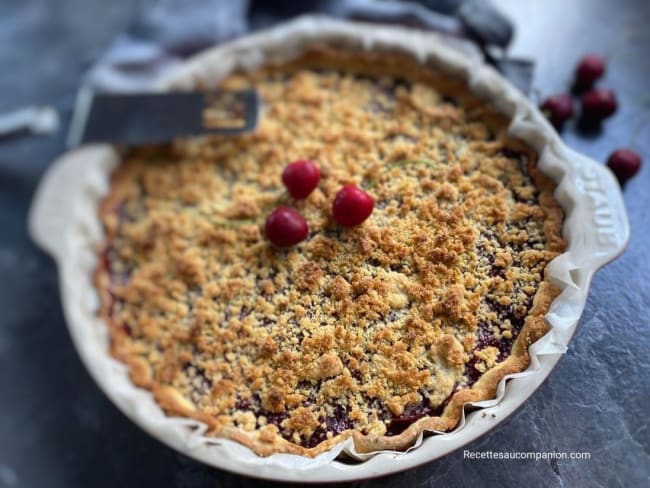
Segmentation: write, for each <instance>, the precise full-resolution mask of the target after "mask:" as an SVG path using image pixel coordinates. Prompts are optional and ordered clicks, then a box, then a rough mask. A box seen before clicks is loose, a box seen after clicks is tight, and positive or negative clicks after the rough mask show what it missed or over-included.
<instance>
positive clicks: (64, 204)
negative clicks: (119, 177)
mask: <svg viewBox="0 0 650 488" xmlns="http://www.w3.org/2000/svg"><path fill="white" fill-rule="evenodd" d="M117 163H118V154H117V153H116V152H115V150H114V149H113V148H112V146H109V145H105V144H101V145H100V144H98V145H92V146H84V147H81V148H79V149H76V150H74V151H70V152H67V153H65V154H63V155H61V156H60V157H59V158H58V159H57V160H55V161H54V162H53V163H52V164H51V166H50V168H49V169H48V170H47V171H46V173H45V175H44V176H43V178H42V179H41V181H40V183H39V185H38V188H37V189H36V193H35V194H34V198H33V200H32V206H31V208H30V212H29V217H28V223H27V226H28V230H29V233H30V235H31V236H32V239H33V240H34V241H35V242H36V243H37V244H38V245H39V246H40V247H41V248H42V249H44V250H45V251H47V252H48V253H49V254H50V255H51V256H53V257H55V258H61V257H62V256H64V255H65V253H66V241H65V239H66V235H67V234H68V233H67V232H66V226H67V225H69V224H71V223H74V222H75V219H74V216H75V212H76V210H77V208H78V206H79V205H80V204H81V203H80V202H81V201H82V199H81V197H82V194H81V193H82V192H96V193H97V194H98V195H103V194H105V193H106V191H107V188H106V182H105V181H102V180H100V179H99V178H97V181H81V180H82V178H83V179H84V180H87V179H88V177H89V176H88V175H92V174H95V175H97V174H98V172H89V171H86V170H87V169H88V168H84V165H93V166H95V165H101V166H108V167H113V166H114V165H116V164H117ZM98 225H99V224H98ZM93 230H96V229H88V231H89V232H91V231H93Z"/></svg>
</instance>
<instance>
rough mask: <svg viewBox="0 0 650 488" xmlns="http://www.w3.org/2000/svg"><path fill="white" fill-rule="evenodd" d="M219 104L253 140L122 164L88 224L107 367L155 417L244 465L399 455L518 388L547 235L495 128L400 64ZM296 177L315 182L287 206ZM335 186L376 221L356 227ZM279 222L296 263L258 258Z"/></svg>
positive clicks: (318, 72)
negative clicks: (254, 122) (221, 446)
mask: <svg viewBox="0 0 650 488" xmlns="http://www.w3.org/2000/svg"><path fill="white" fill-rule="evenodd" d="M221 86H222V87H224V88H232V89H235V88H243V87H250V86H253V87H255V88H256V89H257V90H258V91H259V93H260V95H261V97H262V99H263V102H264V110H263V113H262V114H261V118H260V125H259V127H258V128H257V129H256V130H255V131H254V132H252V133H250V134H246V135H240V136H234V137H233V136H210V137H207V138H197V139H187V140H180V141H176V142H174V143H173V144H170V145H168V146H159V147H146V148H141V149H137V150H136V149H134V150H131V151H130V152H128V153H127V154H125V157H124V161H123V163H122V164H121V165H120V167H119V168H118V169H117V170H116V171H115V172H114V174H113V176H112V182H111V190H110V192H109V194H108V196H107V197H106V198H105V199H104V201H103V203H102V205H101V208H100V215H101V219H102V221H103V224H104V227H105V230H106V241H105V246H104V248H103V250H102V252H101V259H100V260H99V261H100V263H99V266H98V268H97V271H96V274H95V283H96V287H97V289H98V290H99V292H100V296H101V304H102V307H101V310H100V313H101V316H102V317H103V318H104V319H105V320H106V322H107V323H108V324H109V329H110V334H111V353H112V354H113V355H114V356H115V357H116V358H118V359H119V360H121V361H123V362H125V363H126V364H127V365H128V367H129V371H130V375H131V378H132V381H133V382H134V383H135V384H136V385H139V386H141V387H144V388H147V389H149V390H151V391H152V392H153V395H154V397H155V399H156V401H157V402H158V403H159V405H160V406H161V407H162V408H163V409H164V410H165V412H166V413H167V414H169V415H171V416H183V417H189V418H193V419H197V420H200V421H202V422H204V423H206V424H207V425H208V431H207V435H212V436H217V437H226V438H230V439H233V440H236V441H238V442H240V443H242V444H244V445H246V446H249V447H250V448H251V449H253V450H254V451H255V452H256V453H258V454H260V455H269V454H273V453H277V452H287V453H296V454H302V455H306V456H314V455H317V454H319V453H321V452H323V451H325V450H327V449H329V448H331V447H332V446H333V445H334V444H336V443H338V442H340V441H341V440H342V439H344V438H348V437H352V438H353V439H354V442H355V446H356V448H357V449H358V450H359V451H365V452H368V451H374V450H378V449H406V448H408V447H409V446H410V445H412V443H413V442H414V440H415V439H416V438H417V437H418V435H419V434H420V433H421V432H422V431H425V430H434V429H435V430H441V431H446V430H451V429H453V428H454V427H455V426H456V425H457V424H458V422H459V419H460V415H461V410H462V405H463V404H465V403H467V402H468V401H478V400H482V399H487V398H491V397H494V394H495V391H496V385H497V383H498V382H499V381H500V380H501V379H502V378H503V377H504V376H505V375H506V374H509V373H513V372H517V371H521V370H523V369H525V368H526V367H527V365H528V362H529V358H528V346H529V345H530V344H531V343H532V342H534V341H536V340H537V339H539V338H540V337H541V336H542V335H544V334H545V333H546V331H547V325H546V323H545V322H544V315H545V314H546V312H547V310H548V307H549V305H550V303H551V301H552V299H553V298H554V297H555V296H556V294H557V290H556V289H555V288H554V286H553V285H551V284H550V283H549V282H548V281H547V280H545V277H544V271H545V268H546V265H547V264H548V263H549V261H550V260H551V259H553V258H554V257H555V256H557V255H558V254H559V253H561V252H563V250H564V247H565V244H564V242H563V240H562V238H561V236H560V231H561V225H562V220H563V214H562V211H561V209H560V207H559V206H558V204H557V202H556V201H555V200H554V198H553V196H552V192H553V189H554V185H553V183H552V182H551V181H550V180H549V179H547V178H546V177H545V176H543V175H542V174H541V173H540V172H539V171H538V169H537V167H536V154H535V153H534V152H533V151H532V150H531V149H530V148H529V147H528V146H526V145H525V144H524V143H522V142H521V141H518V140H513V139H512V138H510V137H509V136H508V135H507V125H508V120H507V119H506V118H505V117H504V116H502V115H500V114H499V113H498V112H497V111H496V110H495V109H494V108H492V107H491V106H490V105H489V104H488V103H486V102H484V101H481V100H479V99H477V98H476V97H474V96H473V95H471V94H470V92H469V91H468V89H467V88H466V87H465V85H464V84H463V83H462V82H461V81H460V80H456V79H454V78H451V77H448V76H446V75H443V74H441V73H439V72H437V71H435V70H433V69H432V68H428V67H424V66H421V65H419V64H418V63H417V62H416V61H415V60H412V59H410V58H408V57H406V56H405V55H400V54H385V53H384V54H369V53H366V54H360V53H354V52H348V51H345V50H341V49H332V48H324V47H320V48H318V49H312V50H310V51H308V52H307V53H306V54H304V55H303V56H302V57H301V58H300V59H298V60H296V61H294V62H291V63H287V64H284V65H278V66H266V67H264V68H260V69H259V70H257V71H254V72H252V73H247V74H235V75H232V76H230V77H229V78H227V79H226V80H225V81H224V82H223V83H222V85H221ZM301 160H309V161H314V162H316V163H317V164H318V168H319V170H320V179H319V181H318V186H316V188H315V189H314V190H313V191H311V193H309V195H308V196H307V197H306V198H302V199H294V198H292V197H291V195H290V194H288V193H287V191H286V189H285V188H284V186H283V183H282V172H283V169H284V168H285V167H286V166H287V164H289V163H290V162H292V161H301ZM346 185H355V186H356V187H358V188H359V189H360V190H363V191H364V192H366V193H367V194H368V195H371V197H372V200H373V202H374V208H372V213H371V214H370V215H369V217H367V219H366V220H365V221H363V223H362V224H361V225H358V226H355V227H345V226H342V225H338V224H337V221H336V220H335V218H334V216H333V215H332V203H333V201H334V199H335V197H336V195H337V193H338V192H339V191H340V190H341V188H343V187H345V186H346ZM298 193H299V194H300V192H298ZM301 196H302V195H301ZM278 207H291V208H294V209H295V210H296V212H300V214H301V215H303V216H304V218H305V220H306V222H308V224H309V228H308V234H307V237H306V239H305V240H303V241H302V242H299V243H298V244H296V245H295V246H293V247H288V248H281V247H278V246H274V245H273V244H272V243H270V242H269V241H268V240H267V239H266V238H265V236H264V224H265V219H266V217H267V216H268V215H269V213H270V212H272V211H273V209H276V208H278ZM354 210H355V209H352V211H354Z"/></svg>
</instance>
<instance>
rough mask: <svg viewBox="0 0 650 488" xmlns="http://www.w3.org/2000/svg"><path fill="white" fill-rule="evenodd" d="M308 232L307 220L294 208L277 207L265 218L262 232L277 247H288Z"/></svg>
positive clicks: (303, 237)
mask: <svg viewBox="0 0 650 488" xmlns="http://www.w3.org/2000/svg"><path fill="white" fill-rule="evenodd" d="M308 233H309V227H308V226H307V221H306V220H305V218H304V217H303V216H302V215H301V214H300V212H298V211H297V210H296V209H293V208H289V207H278V208H276V209H275V210H274V211H273V212H271V213H270V215H269V216H268V217H267V218H266V224H265V225H264V234H265V235H266V238H267V239H268V240H269V241H271V242H272V243H273V244H275V245H276V246H278V247H289V246H293V245H295V244H298V243H299V242H301V241H304V240H305V239H306V238H307V234H308Z"/></svg>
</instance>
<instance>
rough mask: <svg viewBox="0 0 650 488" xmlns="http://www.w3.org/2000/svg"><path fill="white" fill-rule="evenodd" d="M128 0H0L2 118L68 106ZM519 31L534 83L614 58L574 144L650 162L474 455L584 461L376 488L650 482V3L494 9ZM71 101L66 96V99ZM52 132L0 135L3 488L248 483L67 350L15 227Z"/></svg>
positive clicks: (41, 278)
mask: <svg viewBox="0 0 650 488" xmlns="http://www.w3.org/2000/svg"><path fill="white" fill-rule="evenodd" d="M136 3H137V2H136V1H132V2H128V1H121V2H106V1H100V0H3V1H2V2H1V3H0V93H2V96H0V112H4V111H8V110H10V109H15V108H18V107H21V106H24V105H26V104H29V103H33V102H57V103H60V104H62V106H67V107H68V108H69V99H70V97H71V96H72V95H73V94H74V92H75V90H76V88H77V85H78V82H79V78H80V76H81V74H82V73H83V71H84V70H85V69H86V68H87V66H88V64H89V63H90V62H91V61H92V60H93V59H95V58H96V56H97V55H98V54H99V53H101V51H102V50H103V49H105V47H106V46H107V44H108V43H109V41H110V40H111V39H112V38H113V37H114V36H115V35H116V34H117V33H118V32H120V31H121V30H123V29H124V28H125V26H126V25H127V24H128V22H129V20H130V19H131V17H132V15H133V13H134V11H135V5H136ZM495 3H497V4H499V5H501V6H502V7H503V8H504V10H505V11H506V12H508V13H509V15H510V16H511V17H512V18H513V19H514V20H515V21H516V22H517V27H518V34H517V37H516V39H515V43H514V47H513V49H514V52H515V53H519V54H523V55H527V56H531V57H534V58H535V59H536V61H537V62H538V64H537V68H536V77H535V86H536V87H537V88H538V89H539V91H540V92H541V93H543V94H545V95H548V94H550V93H554V92H558V91H563V90H565V89H566V88H567V86H568V84H569V83H570V79H571V77H572V71H573V66H574V64H575V62H576V60H577V59H578V58H579V57H580V56H581V55H582V54H584V53H586V52H591V51H594V52H599V53H603V54H605V55H606V56H607V57H608V58H609V71H608V73H607V75H606V77H605V79H604V80H603V81H602V83H601V84H602V85H603V86H608V87H611V88H614V89H615V90H616V92H617V94H618V96H619V100H620V107H621V108H620V110H619V112H618V113H617V114H616V116H614V117H613V118H612V119H611V120H609V121H608V122H607V123H606V124H605V128H604V129H605V130H604V131H603V133H602V134H600V135H598V136H585V135H580V134H579V133H578V132H576V131H575V130H573V128H572V127H569V128H568V130H567V131H565V133H564V136H565V139H566V140H567V142H568V143H569V144H570V145H571V146H573V147H574V148H576V149H578V150H580V151H582V152H584V153H586V154H588V155H590V156H592V157H594V158H595V159H598V160H601V161H602V160H604V159H605V158H606V157H607V155H608V154H609V152H610V151H611V150H613V149H614V148H616V147H619V146H627V145H631V146H632V147H633V148H634V149H636V150H637V151H639V152H640V153H641V154H642V155H643V157H644V158H645V159H646V165H645V167H644V169H643V170H642V172H641V173H640V175H639V176H637V178H636V179H635V180H633V181H632V182H631V183H630V184H629V185H628V187H627V188H626V190H625V200H626V202H627V205H628V209H629V216H630V221H631V226H632V239H631V241H630V245H629V247H628V249H627V251H626V252H625V254H624V255H623V256H622V257H621V258H620V259H618V260H617V261H615V262H614V263H613V264H610V265H609V266H607V267H606V268H605V269H603V270H601V271H600V272H599V273H598V274H597V275H596V277H595V279H594V281H593V286H592V292H591V294H590V297H589V301H588V303H587V307H586V310H585V313H584V315H583V317H582V320H581V326H580V327H579V329H578V332H577V333H576V335H575V337H574V339H573V341H572V343H571V348H570V350H569V351H568V353H567V354H566V357H564V358H563V359H562V360H561V362H560V364H559V366H558V367H557V368H556V370H555V371H554V372H553V373H552V374H551V376H550V377H549V379H548V380H547V382H546V383H545V384H544V385H543V386H542V387H541V388H540V389H539V390H538V391H537V393H536V394H534V395H533V397H532V398H531V399H530V400H529V401H528V402H527V403H526V404H525V405H524V406H523V407H522V408H521V409H520V410H519V411H518V412H517V413H516V414H515V415H513V416H512V418H510V419H509V420H508V421H506V422H505V423H503V424H502V425H501V426H500V427H499V428H497V429H496V430H495V431H494V432H492V433H490V434H488V435H486V436H485V437H483V438H481V439H479V440H477V441H476V442H474V443H473V444H471V445H470V446H468V447H467V449H470V450H472V451H483V450H495V451H500V450H508V451H510V450H512V451H555V450H559V451H564V452H571V451H575V452H583V451H588V452H590V453H591V459H590V460H587V461H585V460H580V461H570V460H560V461H557V462H549V461H548V460H540V461H534V460H526V461H496V460H491V461H488V460H483V461H481V460H464V459H463V454H462V451H458V452H455V453H453V454H451V455H449V456H447V457H445V458H443V459H440V460H438V461H435V462H433V463H430V464H428V465H426V466H422V467H420V468H417V469H414V470H411V471H408V472H405V473H402V474H398V475H394V476H391V477H388V478H384V479H380V480H375V481H366V482H363V483H362V484H363V485H371V486H434V485H440V484H443V485H445V486H476V485H478V486H483V485H486V484H490V485H497V486H521V485H524V486H531V487H537V486H540V487H547V486H608V487H616V486H628V487H631V486H648V484H649V483H650V427H649V426H650V424H649V423H648V417H647V412H646V411H645V408H646V407H647V406H648V405H650V355H649V354H648V352H649V351H650V318H648V317H649V316H648V312H647V307H648V306H649V305H650V285H649V284H648V276H649V275H650V252H649V250H648V249H649V246H648V245H647V241H648V240H650V211H649V210H648V209H649V208H650V192H649V191H648V189H647V188H646V186H647V185H648V184H649V183H650V97H649V95H648V91H647V89H648V80H650V57H648V54H647V53H648V50H649V49H648V48H650V31H648V29H647V25H648V24H649V23H650V3H648V2H647V1H645V0H628V1H626V2H620V1H617V0H575V1H571V2H567V1H565V0H547V1H545V2H521V1H517V0H499V1H496V2H495ZM65 100H68V101H67V102H66V101H65ZM62 150H63V143H62V137H59V138H54V137H51V138H40V139H23V140H11V141H10V140H5V141H1V140H0V229H1V230H0V277H1V279H0V399H1V400H0V486H2V487H4V486H7V487H14V486H15V487H32V486H34V487H40V486H48V487H70V486H96V487H99V486H149V485H158V486H168V485H169V486H203V485H206V486H208V485H209V486H230V485H235V486H254V485H255V486H257V485H262V484H267V483H266V482H258V481H254V480H249V479H247V478H242V477H239V476H236V475H233V474H230V473H226V472H222V471H218V470H215V469H212V468H208V467H206V466H203V465H201V464H199V463H196V462H194V461H192V460H190V459H188V458H186V457H184V456H182V455H180V454H177V453H176V452H174V451H172V450H171V449H168V448H167V447H165V446H163V445H162V444H160V443H158V442H157V441H155V440H154V439H152V438H151V437H149V436H148V435H147V434H145V433H144V432H143V431H141V430H140V429H139V428H138V427H136V426H135V425H133V424H132V423H131V422H130V421H129V420H127V419H126V418H125V417H124V416H123V415H122V414H121V413H120V412H119V411H118V410H117V409H116V408H115V407H114V406H113V405H112V404H111V403H110V402H109V401H108V400H107V399H106V398H105V397H104V395H103V394H102V393H101V392H100V391H99V390H98V388H97V387H96V386H95V385H94V384H93V382H92V380H91V379H90V377H89V376H88V374H87V373H86V371H85V370H84V368H83V366H82V364H81V362H80V361H79V358H78V357H77V354H76V352H75V351H74V349H73V347H72V343H71V342H70V339H69V336H68V334H67V331H66V328H65V324H64V321H63V317H62V312H61V306H60V302H59V296H58V287H57V275H56V270H55V268H54V265H53V263H52V261H51V260H50V259H49V258H48V257H47V256H45V255H44V254H43V253H41V252H40V251H39V250H38V249H36V247H35V246H34V245H33V244H32V243H31V242H30V240H29V238H28V236H27V233H26V229H25V221H26V215H27V211H28V208H29V203H30V199H31V195H32V193H33V191H34V188H35V186H36V184H37V182H38V179H39V177H40V175H41V174H42V173H43V171H44V170H45V169H46V167H47V166H48V164H49V163H50V162H51V160H52V159H53V158H54V157H55V156H56V155H57V154H59V153H61V152H62Z"/></svg>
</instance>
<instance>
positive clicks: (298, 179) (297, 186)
mask: <svg viewBox="0 0 650 488" xmlns="http://www.w3.org/2000/svg"><path fill="white" fill-rule="evenodd" d="M319 179H320V170H319V169H318V166H316V165H315V164H314V163H313V162H312V161H307V160H305V161H296V162H294V163H291V164H289V165H288V166H287V167H286V168H284V171H283V172H282V183H284V186H286V187H287V190H288V191H289V194H290V195H291V196H292V197H293V198H297V199H300V198H307V195H309V194H310V193H311V192H312V191H313V190H314V188H316V185H318V180H319Z"/></svg>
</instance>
